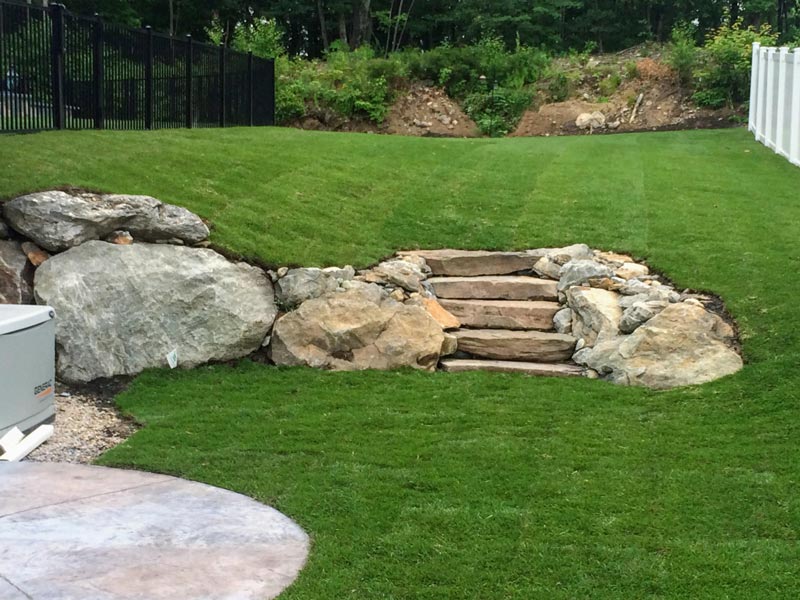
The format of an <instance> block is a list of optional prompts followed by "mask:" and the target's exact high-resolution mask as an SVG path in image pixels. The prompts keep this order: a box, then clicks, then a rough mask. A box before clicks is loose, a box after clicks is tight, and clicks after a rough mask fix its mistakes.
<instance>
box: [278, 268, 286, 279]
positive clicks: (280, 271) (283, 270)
mask: <svg viewBox="0 0 800 600" xmlns="http://www.w3.org/2000/svg"><path fill="white" fill-rule="evenodd" d="M288 272H289V267H281V268H280V269H278V279H281V278H282V277H286V274H287V273H288Z"/></svg>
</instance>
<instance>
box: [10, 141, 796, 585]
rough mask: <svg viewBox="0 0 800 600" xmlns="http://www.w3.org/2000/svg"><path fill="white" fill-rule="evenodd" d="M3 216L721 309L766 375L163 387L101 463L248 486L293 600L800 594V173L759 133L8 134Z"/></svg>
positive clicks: (291, 377)
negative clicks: (431, 253)
mask: <svg viewBox="0 0 800 600" xmlns="http://www.w3.org/2000/svg"><path fill="white" fill-rule="evenodd" d="M0 173H2V177H0V197H10V196H13V195H16V194H18V193H21V192H23V191H26V190H32V189H38V188H45V187H50V186H54V185H64V184H71V185H79V186H84V187H88V188H96V189H102V190H109V191H116V192H129V193H147V194H151V195H155V196H158V197H160V198H162V199H164V200H167V201H173V202H177V203H180V204H183V205H185V206H187V207H189V208H191V209H193V210H196V211H197V212H199V213H200V214H202V215H203V216H205V217H207V218H209V219H211V220H212V221H213V222H214V224H215V226H216V229H215V232H214V241H215V242H216V243H217V244H219V245H221V246H225V247H227V248H229V249H232V250H234V251H237V252H240V253H242V254H247V255H250V256H255V257H259V258H261V259H263V260H266V261H268V262H273V263H303V264H320V265H327V264H341V263H345V262H351V263H354V264H356V265H364V264H368V263H370V262H373V261H375V260H377V259H379V258H380V257H381V256H384V255H387V254H390V253H391V252H392V251H393V250H394V249H396V248H400V247H415V246H420V247H441V246H456V247H465V248H479V247H480V248H522V247H534V246H542V245H555V244H562V243H572V242H577V241H585V242H587V243H589V244H591V245H594V246H597V247H603V248H608V249H616V250H626V251H630V252H632V253H634V254H635V255H636V256H639V257H646V258H647V259H648V260H649V262H650V264H651V265H653V266H654V267H656V268H658V269H660V270H663V271H665V272H666V273H667V274H669V275H670V276H671V277H673V278H674V279H675V280H676V282H677V283H678V285H680V286H690V287H694V288H699V289H708V290H712V291H715V292H718V293H720V294H721V295H722V296H723V297H724V298H725V300H726V302H727V303H728V306H729V308H730V309H731V311H732V313H733V314H734V316H735V317H736V318H737V320H738V322H739V324H740V327H741V329H742V336H743V339H744V352H745V357H746V359H747V361H748V365H747V367H746V368H745V369H744V370H743V371H742V372H741V373H739V374H738V375H736V376H733V377H730V378H727V379H724V380H722V381H718V382H716V383H713V384H710V385H706V386H702V387H697V388H688V389H683V390H675V391H670V392H652V391H648V390H640V389H625V388H619V387H615V386H611V385H609V384H606V383H603V382H597V381H584V380H579V381H571V380H569V381H562V380H542V379H526V378H521V377H515V376H510V375H496V374H459V375H449V374H442V373H437V374H434V375H431V374H421V373H357V374H337V373H322V372H315V371H310V370H304V369H288V370H284V369H274V368H267V367H262V366H258V365H253V364H251V363H248V362H243V363H242V364H240V365H239V366H236V367H227V366H216V367H208V368H203V369H199V370H196V371H193V372H169V373H165V372H152V373H146V374H144V375H143V376H141V377H140V378H139V379H138V380H137V381H136V382H135V384H134V385H133V387H132V388H131V389H130V390H129V391H128V392H126V393H125V394H123V395H122V396H121V397H120V403H121V405H122V407H123V408H124V409H125V410H127V411H129V412H131V413H132V414H134V415H135V416H136V417H137V418H138V419H140V420H141V421H143V422H144V423H146V424H147V427H146V428H145V429H143V430H142V431H141V432H139V433H138V434H136V436H134V437H133V438H132V439H131V440H130V441H129V442H127V443H126V444H124V445H123V446H120V447H118V448H117V449H115V450H113V451H111V452H110V453H108V454H107V455H106V456H105V457H104V459H103V462H104V463H105V464H115V465H128V466H135V467H138V468H142V469H148V470H154V471H163V472H169V473H175V474H179V475H183V476H186V477H189V478H193V479H198V480H202V481H206V482H209V483H212V484H216V485H221V486H224V487H227V488H230V489H235V490H238V491H241V492H244V493H246V494H249V495H251V496H253V497H255V498H258V499H260V500H263V501H265V502H268V503H271V504H273V505H274V506H276V507H278V508H279V509H280V510H283V511H284V512H286V513H287V514H289V515H291V516H292V517H294V518H296V519H297V520H298V521H299V522H300V523H301V524H302V525H303V526H304V527H305V528H306V529H307V530H308V531H309V532H310V533H311V534H312V536H313V539H314V550H313V552H312V556H311V559H310V562H309V565H308V567H307V568H306V570H305V571H304V572H303V573H302V575H301V577H300V579H299V580H298V582H297V583H296V584H295V586H293V587H292V588H291V589H290V590H289V591H288V592H287V594H286V597H287V598H293V599H301V598H303V599H311V598H314V599H319V598H426V599H427V598H429V599H434V598H435V599H438V598H458V599H461V598H463V599H466V598H520V599H522V598H584V597H596V598H644V597H665V598H666V597H669V598H677V597H686V598H689V597H691V598H699V597H702V598H735V597H741V598H795V597H797V596H798V595H799V594H800V583H799V582H800V561H799V560H798V558H800V541H799V540H798V534H799V532H800V508H798V502H797V497H798V479H800V460H798V442H797V440H798V434H799V433H800V431H798V430H800V410H799V409H798V400H800V392H798V389H800V369H798V363H799V362H800V339H798V323H800V308H798V305H797V302H796V297H797V292H798V283H797V273H798V267H800V250H798V245H797V240H798V239H800V197H798V196H799V195H798V191H797V190H798V189H800V170H798V169H797V168H795V167H792V166H791V165H789V164H788V163H787V162H786V161H784V160H783V159H781V158H779V157H777V156H774V155H773V154H772V153H770V152H769V151H768V150H766V149H765V148H763V147H761V146H759V145H758V144H755V143H754V142H752V141H751V139H750V137H749V136H748V134H747V133H746V132H744V131H740V130H735V131H715V132H682V133H663V134H645V135H626V136H605V137H597V136H595V137H580V138H560V139H558V138H550V139H511V140H469V141H466V140H429V139H412V138H389V137H378V136H367V135H360V136H359V135H337V134H319V133H307V132H298V131H291V130H280V129H276V130H257V129H254V130H246V129H240V130H236V129H231V130H226V131H171V132H150V133H111V132H101V133H98V132H85V133H49V134H40V135H35V136H20V137H4V138H3V139H2V146H0Z"/></svg>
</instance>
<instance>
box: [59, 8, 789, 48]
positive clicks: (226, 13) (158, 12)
mask: <svg viewBox="0 0 800 600" xmlns="http://www.w3.org/2000/svg"><path fill="white" fill-rule="evenodd" d="M66 2H67V5H68V8H70V9H71V10H72V11H73V12H76V13H82V14H87V13H89V14H91V13H94V12H97V13H99V14H100V15H102V16H104V17H106V18H107V19H109V20H112V21H117V22H123V23H127V24H131V25H145V24H146V25H151V26H152V27H154V28H156V29H158V30H162V31H170V32H173V33H175V34H179V35H183V34H187V33H190V34H192V35H194V36H197V37H200V38H203V37H204V35H205V34H204V32H205V30H206V28H207V27H208V25H209V24H210V23H211V22H212V21H213V20H215V19H216V20H217V22H219V23H221V24H222V25H223V30H224V31H225V32H232V31H233V30H234V28H235V26H236V24H237V23H246V22H252V21H253V20H255V19H260V18H263V17H265V18H268V19H275V20H276V21H277V23H278V24H279V25H280V26H281V28H282V29H283V31H284V38H285V43H286V46H287V50H288V52H289V53H290V54H293V55H301V56H312V57H313V56H320V55H321V54H322V53H323V52H324V51H325V50H326V49H327V48H328V47H329V46H330V45H331V44H332V43H334V42H336V41H337V40H338V41H340V42H341V43H344V44H347V45H349V46H350V47H352V48H355V47H358V46H361V45H364V44H369V45H372V46H373V47H374V48H375V49H376V50H379V51H382V52H388V51H391V50H397V49H401V48H408V47H413V48H423V49H425V48H432V47H436V46H439V45H442V44H452V45H461V44H469V43H474V42H475V41H477V40H479V39H481V37H483V36H485V35H486V34H493V35H497V36H499V37H501V38H502V39H503V40H504V41H505V43H506V44H507V45H508V46H509V47H513V46H514V45H516V44H518V43H520V44H523V45H527V46H534V47H542V48H546V49H548V50H552V51H565V50H568V49H579V50H584V49H587V48H589V49H597V50H601V51H614V50H619V49H622V48H625V47H629V46H631V45H634V44H637V43H639V42H642V41H646V40H656V41H664V40H666V39H667V38H668V37H669V35H670V32H671V31H672V29H673V27H674V26H675V25H676V24H678V23H695V24H697V35H698V37H702V36H704V35H705V34H706V33H707V32H708V31H711V30H713V29H715V28H716V27H719V26H720V25H721V24H722V23H723V22H726V21H736V20H737V19H742V20H743V21H744V24H745V25H750V24H752V25H761V24H764V23H769V24H771V25H772V26H773V27H774V28H775V29H776V30H777V31H779V32H780V33H781V34H783V36H784V37H785V38H786V39H790V38H794V39H797V33H798V31H799V29H798V28H799V27H800V8H799V7H798V0H491V1H489V0H249V1H248V0H66Z"/></svg>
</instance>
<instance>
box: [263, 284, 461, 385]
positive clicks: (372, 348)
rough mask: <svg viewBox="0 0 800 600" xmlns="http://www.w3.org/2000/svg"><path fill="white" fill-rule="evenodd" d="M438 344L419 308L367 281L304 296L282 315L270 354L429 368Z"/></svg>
mask: <svg viewBox="0 0 800 600" xmlns="http://www.w3.org/2000/svg"><path fill="white" fill-rule="evenodd" d="M444 342H445V335H444V332H443V331H442V328H441V326H440V325H439V324H438V323H437V322H436V321H435V320H434V319H433V317H431V315H430V314H428V312H427V311H426V310H425V309H424V308H423V307H421V306H409V305H405V304H401V303H399V302H395V301H394V300H392V299H390V298H386V296H385V294H384V293H383V292H382V291H381V289H380V288H379V287H378V286H377V285H372V286H365V287H362V288H353V289H350V290H347V291H345V292H333V293H331V294H328V295H326V296H323V297H321V298H315V299H312V300H308V301H306V302H304V303H303V304H301V305H300V308H298V309H297V310H296V311H294V312H291V313H288V314H286V315H284V316H282V317H281V318H280V319H278V320H277V321H276V323H275V327H274V329H273V333H272V344H271V346H270V355H271V357H272V360H273V361H274V362H275V364H277V365H285V366H297V365H307V366H311V367H317V368H323V369H334V370H340V371H356V370H364V369H398V368H402V367H412V368H415V369H424V370H428V371H432V370H434V369H435V368H436V364H437V362H438V360H439V356H440V354H441V353H442V345H443V343H444Z"/></svg>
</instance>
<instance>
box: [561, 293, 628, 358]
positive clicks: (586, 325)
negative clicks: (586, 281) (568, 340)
mask: <svg viewBox="0 0 800 600" xmlns="http://www.w3.org/2000/svg"><path fill="white" fill-rule="evenodd" d="M567 302H568V303H569V307H570V308H571V309H572V335H573V336H575V337H576V338H583V339H585V340H586V345H587V346H593V345H594V344H595V342H596V341H598V340H602V339H604V338H607V337H615V336H616V335H617V334H618V333H619V321H620V319H621V318H622V309H621V308H620V306H619V295H618V294H616V293H615V292H608V291H606V290H601V289H597V288H589V287H571V288H569V289H568V290H567Z"/></svg>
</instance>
